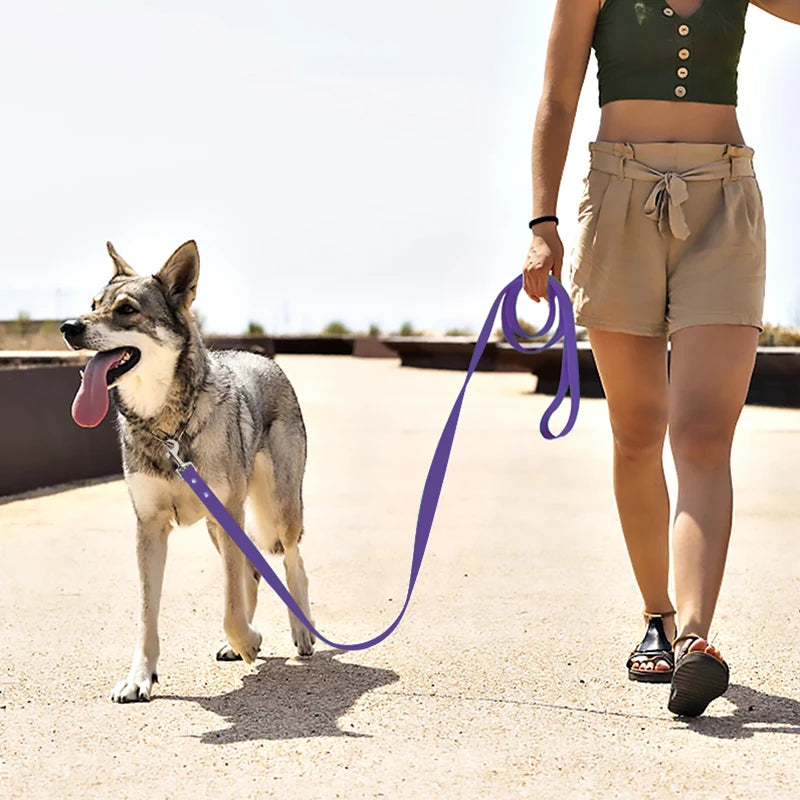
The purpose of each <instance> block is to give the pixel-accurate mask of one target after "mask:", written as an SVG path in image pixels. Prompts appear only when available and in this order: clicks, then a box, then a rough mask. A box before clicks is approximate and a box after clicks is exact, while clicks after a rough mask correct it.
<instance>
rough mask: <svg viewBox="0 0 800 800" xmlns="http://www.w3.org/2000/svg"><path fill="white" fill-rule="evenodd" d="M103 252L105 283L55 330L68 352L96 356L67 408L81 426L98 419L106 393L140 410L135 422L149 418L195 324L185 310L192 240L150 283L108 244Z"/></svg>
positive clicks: (193, 277) (192, 271) (191, 292)
mask: <svg viewBox="0 0 800 800" xmlns="http://www.w3.org/2000/svg"><path fill="white" fill-rule="evenodd" d="M107 247H108V252H109V255H110V256H111V260H112V261H113V263H114V274H113V275H112V277H111V280H110V281H109V282H108V283H107V284H106V285H105V286H104V287H103V289H102V290H101V291H100V292H99V293H98V294H97V295H96V296H95V297H94V298H93V300H92V310H91V311H90V312H89V313H88V314H82V315H81V316H79V317H78V318H77V319H69V320H67V321H66V322H64V323H63V324H62V325H61V328H60V330H61V332H62V333H63V334H64V339H65V341H66V343H67V345H69V347H70V348H71V349H73V350H81V349H84V348H87V349H90V350H97V351H98V352H97V354H96V355H95V356H94V357H93V358H92V359H91V360H90V361H89V363H88V364H87V365H86V368H85V370H84V371H83V372H81V377H82V382H81V386H80V388H79V389H78V393H77V394H76V395H75V400H74V402H73V404H72V418H73V419H74V420H75V422H77V423H78V425H81V426H83V427H94V426H96V425H99V424H100V422H101V421H102V420H103V418H104V417H105V415H106V413H107V412H108V406H109V401H108V390H109V389H110V388H111V387H112V386H119V389H120V391H121V392H122V393H123V396H124V397H125V398H126V400H129V398H130V400H129V402H130V404H131V405H133V406H137V405H138V406H140V408H139V409H138V410H139V412H140V413H142V415H143V416H149V415H151V414H152V413H154V411H155V410H156V409H157V407H158V405H159V402H158V400H159V397H160V398H161V402H162V403H163V396H165V394H166V391H167V390H168V389H169V384H170V383H171V379H172V375H173V373H174V369H175V364H176V362H177V360H178V356H179V355H180V353H181V350H182V349H183V347H184V346H185V343H186V341H187V340H188V339H189V338H190V336H191V330H192V327H193V326H194V324H195V323H194V320H193V319H192V316H191V313H190V311H189V308H190V306H191V305H192V302H193V301H194V298H195V296H196V294H197V281H198V278H199V275H200V259H199V255H198V252H197V245H196V244H195V242H194V241H188V242H186V243H184V244H182V245H181V246H180V247H179V248H178V249H177V250H176V251H175V252H174V253H173V254H172V255H171V256H170V257H169V258H168V259H167V261H166V263H165V264H164V266H163V267H162V268H161V270H160V271H159V272H157V273H156V274H154V275H150V276H141V275H139V274H137V273H136V272H135V271H134V270H133V269H132V268H131V267H130V265H129V264H128V263H127V262H126V261H125V260H124V259H123V258H122V257H121V256H120V255H119V254H118V253H117V251H116V250H115V249H114V246H113V245H112V244H111V242H108V244H107ZM137 398H138V402H137ZM131 401H132V402H131Z"/></svg>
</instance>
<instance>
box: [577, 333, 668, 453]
mask: <svg viewBox="0 0 800 800" xmlns="http://www.w3.org/2000/svg"><path fill="white" fill-rule="evenodd" d="M587 333H588V335H589V343H590V344H591V347H592V354H593V355H594V360H595V363H596V364H597V371H598V372H599V374H600V380H601V382H602V384H603V390H604V391H605V394H606V399H607V402H608V414H609V419H610V421H611V428H612V431H613V433H614V439H615V442H616V444H617V447H618V448H620V449H621V450H622V451H623V452H625V453H629V454H631V455H635V454H637V453H639V452H641V451H643V450H649V449H651V448H653V447H663V443H664V436H665V434H666V429H667V420H668V416H669V407H668V403H669V393H668V384H667V337H666V336H640V335H637V334H631V333H622V332H620V331H608V330H599V329H596V328H587Z"/></svg>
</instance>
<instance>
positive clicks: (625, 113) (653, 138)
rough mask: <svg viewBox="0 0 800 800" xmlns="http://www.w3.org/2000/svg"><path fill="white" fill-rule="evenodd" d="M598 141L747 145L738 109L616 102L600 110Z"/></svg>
mask: <svg viewBox="0 0 800 800" xmlns="http://www.w3.org/2000/svg"><path fill="white" fill-rule="evenodd" d="M597 139H598V141H603V142H632V143H636V142H704V143H713V144H747V143H746V142H745V140H744V136H742V131H741V130H740V128H739V121H738V120H737V118H736V107H735V106H724V105H716V104H713V103H683V102H680V103H679V102H676V101H673V100H613V101H612V102H610V103H606V104H605V105H604V106H603V107H602V109H601V110H600V128H599V130H598V131H597Z"/></svg>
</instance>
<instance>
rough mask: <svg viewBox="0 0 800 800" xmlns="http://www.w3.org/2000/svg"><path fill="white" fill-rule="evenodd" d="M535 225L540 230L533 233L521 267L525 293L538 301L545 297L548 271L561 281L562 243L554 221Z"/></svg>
mask: <svg viewBox="0 0 800 800" xmlns="http://www.w3.org/2000/svg"><path fill="white" fill-rule="evenodd" d="M536 227H537V228H539V229H540V230H539V232H538V233H534V234H533V241H532V242H531V246H530V248H529V250H528V256H527V258H526V259H525V266H524V267H523V268H522V286H523V288H524V289H525V294H527V295H528V297H530V298H531V299H532V300H535V301H536V302H537V303H538V302H539V301H540V300H541V299H542V298H547V280H548V276H549V274H550V272H552V273H553V277H554V278H555V279H556V280H557V281H559V282H560V281H561V264H562V262H563V260H564V245H563V244H562V243H561V237H560V236H559V235H558V229H557V228H556V224H555V222H552V221H551V222H542V223H539V224H538V225H537V226H536Z"/></svg>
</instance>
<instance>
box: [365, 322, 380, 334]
mask: <svg viewBox="0 0 800 800" xmlns="http://www.w3.org/2000/svg"><path fill="white" fill-rule="evenodd" d="M367 335H368V336H380V335H381V329H380V328H379V327H378V326H377V325H376V324H375V323H374V322H373V323H372V325H370V326H369V333H368V334H367Z"/></svg>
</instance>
